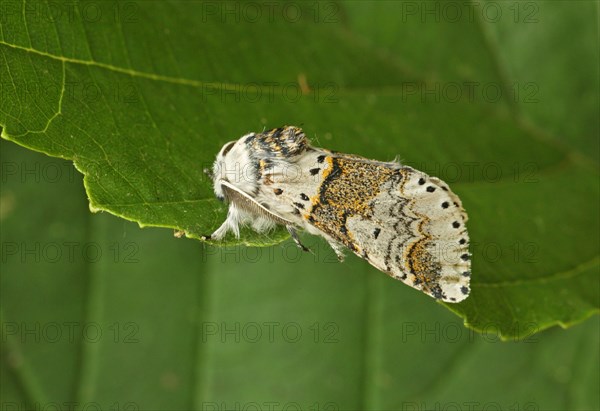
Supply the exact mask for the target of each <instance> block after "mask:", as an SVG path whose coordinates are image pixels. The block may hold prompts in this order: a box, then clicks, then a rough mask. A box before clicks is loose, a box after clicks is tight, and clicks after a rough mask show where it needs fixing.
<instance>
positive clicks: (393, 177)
mask: <svg viewBox="0 0 600 411" xmlns="http://www.w3.org/2000/svg"><path fill="white" fill-rule="evenodd" d="M328 162H329V163H330V167H329V168H328V170H327V172H326V173H325V178H324V180H323V182H322V183H321V188H320V190H319V197H318V199H317V201H316V203H315V205H314V206H313V208H312V209H311V212H310V217H309V219H308V221H309V223H310V224H311V225H313V226H314V227H316V228H317V229H319V230H320V231H322V232H324V233H325V234H326V235H327V236H329V237H332V238H333V239H334V240H335V241H337V242H340V243H343V244H344V245H346V246H347V247H349V248H350V249H351V250H352V251H353V252H354V253H355V254H357V255H358V256H360V257H362V258H364V259H366V260H367V261H368V262H369V263H370V264H372V265H373V266H374V267H376V268H378V269H379V270H381V271H383V272H385V273H387V274H389V275H390V276H392V277H393V278H396V279H399V280H401V281H403V282H404V283H406V284H408V285H410V286H411V287H414V288H417V289H419V290H421V291H423V292H425V293H426V294H428V295H430V296H432V297H435V298H437V299H441V300H443V301H448V302H458V301H461V300H464V299H465V298H466V297H467V296H468V294H469V276H470V261H469V253H468V242H469V237H468V234H467V231H466V227H465V222H466V220H467V216H466V213H465V211H464V209H463V208H462V204H461V202H460V200H459V198H458V196H456V195H455V194H454V193H452V192H451V191H450V189H449V188H448V186H447V185H446V184H445V183H444V182H443V181H441V180H440V179H438V178H435V177H430V176H428V175H426V174H425V173H422V172H420V171H417V170H414V169H412V168H410V167H402V166H400V165H398V164H397V163H381V162H374V161H373V162H372V161H369V160H365V159H361V158H354V157H348V156H338V157H332V158H331V159H330V160H328Z"/></svg>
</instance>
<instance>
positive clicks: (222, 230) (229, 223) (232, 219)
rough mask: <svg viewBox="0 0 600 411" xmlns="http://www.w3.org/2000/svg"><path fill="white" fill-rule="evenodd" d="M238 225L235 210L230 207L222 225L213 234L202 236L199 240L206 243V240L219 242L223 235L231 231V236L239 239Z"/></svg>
mask: <svg viewBox="0 0 600 411" xmlns="http://www.w3.org/2000/svg"><path fill="white" fill-rule="evenodd" d="M238 223H239V216H238V215H237V212H236V210H235V209H233V208H232V207H229V212H228V213H227V218H226V219H225V221H223V224H221V226H220V227H219V228H217V229H216V230H215V232H214V233H212V234H210V235H203V236H202V237H201V238H202V240H204V241H207V240H215V241H219V240H221V239H222V238H223V237H225V234H227V232H228V231H229V230H231V231H233V234H235V237H236V238H240V226H239V224H238Z"/></svg>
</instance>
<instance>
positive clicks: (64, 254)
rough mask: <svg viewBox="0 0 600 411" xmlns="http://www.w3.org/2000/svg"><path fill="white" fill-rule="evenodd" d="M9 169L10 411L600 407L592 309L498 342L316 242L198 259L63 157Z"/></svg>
mask: <svg viewBox="0 0 600 411" xmlns="http://www.w3.org/2000/svg"><path fill="white" fill-rule="evenodd" d="M0 164H1V166H2V168H1V169H2V171H3V174H2V183H3V184H2V191H1V193H0V201H1V202H2V208H1V210H2V214H1V218H2V219H1V223H2V231H1V232H0V235H1V238H0V240H1V244H2V271H1V275H0V302H1V306H2V311H1V313H0V314H1V317H2V318H1V320H0V321H1V323H2V324H1V327H0V329H1V332H2V335H1V340H0V341H1V349H2V355H1V356H0V377H1V381H2V384H0V397H1V398H2V405H3V407H4V408H5V409H6V410H15V409H17V410H28V409H37V410H43V409H47V410H51V409H75V410H83V409H87V410H94V409H113V410H116V409H119V410H136V409H139V410H149V409H152V410H192V409H193V410H203V411H208V410H214V409H217V410H229V409H239V410H243V409H247V410H253V409H262V410H269V409H273V410H284V409H288V410H295V409H302V410H311V409H312V410H316V409H319V410H358V409H360V410H373V411H379V410H391V409H394V410H395V409H405V410H415V409H416V410H424V409H440V410H441V409H448V410H450V409H488V410H499V409H502V410H507V409H513V410H516V409H519V410H547V409H568V410H590V409H591V410H594V409H599V408H600V399H599V398H598V390H597V387H598V384H599V383H600V381H599V376H600V372H599V371H600V353H599V352H598V344H599V343H600V341H599V337H600V321H598V319H599V317H595V318H594V320H593V321H586V322H584V323H583V324H579V325H577V326H574V327H572V328H571V329H569V330H562V329H559V328H556V327H555V328H553V329H550V330H546V331H544V332H541V333H538V334H532V333H531V332H530V331H529V332H527V333H526V334H523V335H522V336H521V337H520V338H519V339H518V340H517V341H511V342H501V341H500V339H499V338H498V336H497V335H496V334H495V333H494V330H493V329H486V330H485V332H483V333H481V334H479V333H475V332H473V331H472V330H469V329H467V328H464V327H463V325H462V320H461V319H460V318H458V317H457V316H455V315H454V314H452V313H450V312H449V311H448V310H447V309H445V308H444V307H443V306H442V305H440V304H432V303H431V300H430V299H428V298H426V297H424V296H423V295H421V294H420V293H418V292H415V291H414V290H412V289H410V288H409V287H406V286H404V285H403V284H401V283H400V282H397V281H392V280H390V279H389V278H387V277H386V276H384V275H376V274H375V273H374V272H373V270H372V269H371V268H370V266H369V265H368V264H367V263H366V262H364V261H362V260H360V259H358V258H356V257H350V258H349V259H350V260H351V261H349V262H348V263H345V264H340V263H338V262H337V260H336V259H335V255H334V254H333V253H332V252H330V251H328V250H327V248H326V246H327V244H325V243H322V242H316V241H313V240H314V237H313V238H307V239H306V241H307V242H309V243H310V246H311V247H312V248H313V249H314V250H315V251H318V254H317V256H315V255H312V254H307V253H302V252H300V251H299V250H298V249H297V247H295V245H294V243H293V242H292V241H287V242H285V243H282V244H280V245H278V246H275V247H270V248H269V247H260V248H254V247H236V248H222V247H212V246H209V247H205V250H204V253H202V252H201V249H200V246H199V243H198V242H197V241H191V240H182V239H176V238H173V236H172V235H171V233H169V232H168V231H167V230H156V229H140V228H138V227H137V226H136V224H134V223H131V222H127V221H124V220H122V219H118V218H115V217H112V216H110V215H108V214H107V213H98V214H91V213H89V210H88V207H87V202H86V200H85V199H84V191H83V186H82V181H81V180H82V179H81V178H80V177H81V176H80V175H79V174H77V173H76V172H75V173H74V172H73V171H74V170H73V169H72V167H71V166H70V162H67V161H64V160H57V159H54V158H51V157H47V156H44V155H41V154H39V153H35V152H33V151H30V150H25V149H23V148H21V147H19V146H17V145H15V144H11V143H9V142H6V141H0ZM11 170H12V172H10V171H11ZM70 250H72V253H70ZM70 330H73V333H72V334H71V333H70ZM84 330H86V331H85V333H84ZM99 330H100V331H101V332H102V333H101V334H99V333H98V331H99ZM269 330H272V332H271V333H270V331H269ZM298 330H300V331H301V333H302V334H301V336H300V337H298V332H297V331H298ZM257 331H258V332H260V333H261V334H258V332H257ZM507 387H510V389H507Z"/></svg>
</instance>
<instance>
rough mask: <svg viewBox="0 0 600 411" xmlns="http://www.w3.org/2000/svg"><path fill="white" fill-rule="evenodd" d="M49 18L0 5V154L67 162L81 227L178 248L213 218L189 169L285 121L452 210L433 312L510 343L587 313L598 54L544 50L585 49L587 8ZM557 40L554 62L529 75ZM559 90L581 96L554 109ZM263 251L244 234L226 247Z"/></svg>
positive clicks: (196, 10)
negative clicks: (457, 283)
mask: <svg viewBox="0 0 600 411" xmlns="http://www.w3.org/2000/svg"><path fill="white" fill-rule="evenodd" d="M59 4H60V5H61V7H62V8H63V9H68V11H69V12H72V13H71V14H68V15H67V14H65V15H63V18H59V19H54V20H53V21H49V20H48V18H44V16H45V15H47V14H48V13H51V12H52V10H51V5H50V4H46V3H39V4H36V5H35V6H32V5H30V4H29V3H25V2H8V3H7V7H6V12H5V13H3V17H2V31H1V32H0V35H1V38H0V53H1V55H2V64H1V65H0V75H1V76H2V99H1V102H0V125H1V126H2V137H3V138H5V139H8V140H11V141H14V142H16V143H18V144H20V145H22V146H25V147H28V148H31V149H34V150H36V151H40V152H44V153H46V154H49V155H51V156H55V157H61V158H65V159H69V160H72V161H73V163H74V164H75V167H76V168H77V169H78V170H79V171H81V172H82V173H83V174H84V185H85V188H86V193H87V196H88V198H89V203H90V208H91V209H92V210H94V211H99V210H103V211H108V212H110V213H112V214H115V215H117V216H121V217H123V218H126V219H128V220H131V221H135V222H137V223H138V224H139V225H141V226H161V227H170V228H173V229H177V230H183V231H185V232H186V234H187V235H188V236H189V237H193V238H198V237H199V236H200V235H202V234H205V233H206V232H210V231H211V230H213V229H214V228H215V227H217V226H218V225H219V224H220V223H221V222H222V220H223V219H224V216H225V208H224V207H223V206H222V205H220V204H219V203H218V202H217V201H216V200H215V199H214V196H213V194H212V187H211V184H210V181H208V179H207V178H206V177H205V176H204V174H203V171H202V170H203V168H204V167H206V166H207V165H209V164H210V163H211V162H212V161H213V159H214V156H215V154H216V153H217V151H218V150H219V148H220V147H221V146H222V144H223V143H225V142H226V141H229V140H231V139H234V138H237V137H239V136H241V135H242V134H244V133H246V132H248V131H256V130H261V129H263V128H265V127H267V128H268V127H274V126H279V125H281V124H303V127H304V129H305V131H306V132H307V134H308V135H309V136H311V137H312V138H313V140H314V142H315V144H317V145H322V146H326V147H327V148H331V149H336V150H340V151H344V152H349V153H355V154H360V155H363V156H365V157H370V158H377V159H381V160H391V159H393V158H394V157H395V156H396V154H400V155H401V159H402V161H404V162H405V163H407V164H410V165H413V166H415V167H417V168H419V169H422V170H423V171H426V172H429V173H430V174H433V175H437V176H440V177H441V178H443V179H445V180H446V181H447V182H448V183H450V184H451V186H452V187H453V188H454V189H455V191H456V192H457V193H458V194H459V195H460V196H461V198H462V199H463V200H464V204H465V207H466V209H467V211H468V213H469V216H470V221H469V232H470V235H471V239H472V242H473V281H472V295H471V297H470V298H469V299H467V300H466V302H464V303H462V304H458V305H452V306H451V307H450V308H451V309H452V310H453V311H454V312H456V313H458V314H459V315H460V316H462V317H463V318H464V320H465V323H466V324H467V325H468V326H470V327H473V328H475V329H477V330H486V329H489V328H490V327H493V328H495V329H497V330H498V332H499V333H500V334H501V335H502V336H503V337H504V338H511V337H513V338H520V337H522V335H524V334H525V335H528V334H529V333H530V331H531V329H534V330H542V329H545V328H547V327H549V326H551V325H554V324H560V325H563V326H568V325H571V324H573V323H575V322H578V321H581V320H582V319H584V318H586V317H589V316H590V315H591V314H593V313H597V312H598V310H599V308H598V307H599V305H600V303H599V293H598V287H596V285H597V274H598V263H599V260H598V248H599V245H600V244H599V241H598V236H597V232H598V230H599V228H600V227H599V219H598V216H597V209H598V203H599V201H598V199H599V192H598V185H597V181H598V163H597V156H596V154H595V153H596V151H597V148H598V145H597V139H596V136H597V134H598V124H597V122H595V121H594V119H595V118H596V115H597V108H598V95H597V93H594V90H597V89H598V87H597V84H598V79H597V76H596V78H590V77H588V75H589V74H590V73H592V72H593V71H591V69H587V67H593V65H594V64H595V62H596V61H597V56H598V54H597V50H598V47H596V46H597V44H594V43H593V42H591V41H587V40H586V41H585V42H582V43H580V44H578V45H577V48H576V50H575V51H573V53H574V57H576V58H577V65H578V66H579V67H586V68H585V69H580V70H578V71H576V72H572V71H571V70H570V66H569V63H570V62H571V59H570V58H567V57H570V56H571V55H570V54H569V51H570V50H571V48H570V47H569V43H567V39H568V36H565V35H564V33H565V32H568V33H571V32H572V31H573V30H577V32H578V33H579V32H581V33H587V35H586V36H585V37H586V38H588V37H593V38H596V37H595V35H594V33H595V32H594V30H593V24H596V21H595V20H594V21H593V22H592V20H591V18H590V16H593V15H595V13H596V11H597V5H596V4H595V3H591V2H590V3H585V4H586V5H585V8H584V9H581V10H580V11H575V9H574V8H571V7H570V5H569V4H567V3H564V4H562V3H559V4H557V5H556V4H554V3H545V2H541V3H532V4H534V5H535V6H534V7H537V9H535V10H537V12H536V13H538V14H536V16H537V18H538V21H537V23H529V22H526V21H525V18H524V17H523V15H522V14H523V13H526V12H528V13H530V11H529V10H521V12H522V13H521V14H519V16H521V17H517V18H516V17H514V16H513V15H511V14H510V13H511V12H514V9H511V8H510V7H511V5H504V6H501V7H503V8H502V15H503V16H505V18H500V20H499V21H498V22H496V21H493V20H492V19H490V17H489V16H488V15H487V14H485V15H484V14H482V12H483V11H482V9H483V8H484V6H482V5H481V4H478V3H477V4H475V3H474V4H472V5H461V7H462V8H461V9H459V10H460V11H461V13H464V14H463V16H471V14H470V13H468V11H469V10H474V12H473V13H472V17H468V18H467V17H465V18H462V19H460V20H458V21H454V20H452V19H451V18H450V17H448V16H444V15H443V13H444V11H443V10H444V9H443V8H440V12H439V13H442V14H440V18H439V19H437V20H436V19H435V18H434V20H431V19H429V18H428V17H427V16H428V15H427V13H425V14H423V12H422V10H418V14H414V13H413V11H411V10H407V9H406V7H407V4H409V3H374V2H351V3H341V4H338V3H327V4H326V5H319V4H320V3H317V5H318V6H315V5H314V4H304V5H303V6H302V8H300V9H299V10H300V13H301V15H300V16H301V17H300V18H299V19H298V21H291V15H289V13H291V11H290V10H289V9H286V8H280V10H279V12H277V13H275V14H274V15H273V16H271V14H270V13H267V11H266V10H264V9H259V10H261V17H260V18H257V19H251V18H250V17H249V16H248V15H244V14H243V13H244V12H243V11H242V8H239V9H234V12H233V13H234V14H235V15H236V16H238V17H240V18H236V17H235V16H230V15H228V14H227V10H226V9H225V8H223V7H224V6H222V5H221V6H219V5H218V4H212V3H210V4H211V6H210V7H209V8H207V7H206V6H202V5H201V4H193V5H184V3H182V2H148V3H135V2H130V3H110V2H100V3H96V2H90V3H87V2H82V3H76V4H72V3H64V4H63V3H59ZM232 4H238V3H232ZM242 4H243V3H242ZM293 4H294V5H295V6H296V8H297V7H299V6H298V5H296V4H295V3H293ZM424 4H425V3H424ZM432 4H433V7H443V6H441V5H440V3H432ZM493 4H495V3H493ZM409 5H412V6H416V7H421V5H420V4H413V3H410V4H409ZM212 6H215V8H212ZM280 6H281V5H280ZM512 6H513V7H517V8H519V7H521V6H520V5H518V4H516V6H515V5H512ZM234 7H235V6H234ZM237 7H242V6H241V5H240V4H238V6H237ZM311 7H312V9H311ZM314 7H321V8H319V9H318V10H315V9H314ZM494 7H500V6H497V5H496V6H494ZM563 9H569V12H568V18H566V19H565V20H564V21H563V22H562V23H561V24H560V25H559V26H555V25H553V24H551V21H552V18H553V17H552V16H557V15H561V10H563ZM235 10H238V11H235ZM283 10H287V11H285V12H284V11H283ZM519 10H520V9H519ZM535 10H534V11H535ZM93 12H95V14H91V13H93ZM246 12H249V11H248V10H246ZM446 12H448V11H446ZM236 13H237V14H236ZM67 16H70V17H68V18H67ZM228 16H229V17H228ZM398 19H400V21H401V22H402V24H398ZM546 19H548V20H546ZM375 21H376V22H377V24H374V22H375ZM579 21H583V22H585V24H578V22H579ZM531 24H536V26H535V30H534V31H535V33H536V36H537V41H529V40H528V39H529V37H528V36H527V35H528V34H529V31H531V30H533V28H532V26H531ZM582 35H583V34H582ZM557 39H560V40H561V43H560V44H563V42H564V47H563V51H561V52H560V53H559V54H555V53H546V54H544V56H543V58H541V57H540V58H537V60H534V59H535V58H536V57H534V56H538V54H537V53H540V51H539V50H543V47H545V48H546V49H550V48H551V49H552V50H553V49H554V48H555V43H557V41H558V40H557ZM596 43H597V41H596ZM540 44H542V45H543V47H541V46H540ZM307 45H311V46H310V47H308V46H307ZM523 56H527V57H526V58H525V57H523ZM507 62H508V63H507ZM546 67H553V69H552V72H551V73H548V72H547V71H544V69H545V68H546ZM541 73H543V74H541ZM567 74H568V75H569V76H573V77H575V78H576V81H575V83H573V84H576V85H577V87H578V88H583V87H585V93H583V94H581V93H579V92H576V91H573V90H569V93H567V94H566V95H564V96H563V94H562V90H563V89H565V88H569V84H571V83H569V84H566V82H565V81H564V79H565V77H566V76H567ZM592 77H593V76H592ZM304 83H307V84H308V88H309V90H310V92H308V93H305V94H303V95H300V96H297V95H296V93H300V94H302V93H301V91H302V90H306V88H307V87H306V86H305V85H304ZM515 83H516V85H515ZM567 83H568V82H567ZM531 84H533V85H534V87H533V89H532V88H531V87H529V86H530V85H531ZM515 87H516V88H515ZM532 90H533V92H535V93H534V94H535V95H534V96H533V98H535V99H537V103H536V102H532V101H529V100H527V98H529V97H532V96H531V95H530V94H531V92H532ZM536 90H537V91H536ZM471 91H472V92H471ZM457 92H458V93H460V94H459V95H457V94H456V93H457ZM538 93H539V94H538ZM580 99H582V102H583V104H579V103H580ZM572 107H577V110H572V111H575V112H571V111H570V110H569V109H570V108H572ZM594 110H596V111H594ZM567 123H568V124H574V125H572V126H571V125H569V126H565V124H567ZM555 134H558V136H555ZM283 238H285V233H283V231H282V230H280V231H277V232H274V233H272V234H270V235H269V236H265V235H257V234H253V233H251V232H250V231H246V232H244V235H243V239H242V241H241V242H242V243H244V244H253V245H270V244H275V243H278V242H280V241H281V240H282V239H283ZM235 243H236V242H235V241H234V240H233V239H232V240H231V241H229V244H235ZM354 261H355V260H354ZM356 264H362V263H358V262H350V263H348V266H354V265H356ZM365 270H369V271H370V272H371V274H372V275H380V274H379V273H377V272H376V270H375V269H372V268H369V267H368V266H367V267H366V268H365ZM386 280H387V281H388V282H389V281H390V280H388V279H386ZM235 285H238V284H237V283H236V284H235ZM231 286H234V285H231ZM394 290H396V289H395V288H394ZM398 292H401V291H398ZM402 292H405V293H410V292H413V291H412V290H406V291H402ZM421 304H431V301H429V300H427V299H425V298H424V297H423V301H422V303H421Z"/></svg>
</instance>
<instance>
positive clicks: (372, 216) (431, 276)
mask: <svg viewBox="0 0 600 411" xmlns="http://www.w3.org/2000/svg"><path fill="white" fill-rule="evenodd" d="M208 172H209V174H210V175H211V176H212V179H213V183H214V192H215V195H216V196H217V198H218V199H219V200H222V201H226V202H227V203H228V205H229V208H228V213H227V218H226V219H225V221H224V222H223V224H222V225H221V226H220V227H219V228H218V229H217V230H216V231H215V232H213V233H212V234H210V235H206V236H204V237H203V239H205V240H217V241H218V240H221V239H222V238H223V237H224V236H225V235H226V234H227V233H228V232H229V231H232V232H233V233H234V234H235V236H236V237H238V238H239V236H240V226H241V225H250V226H251V227H252V228H253V229H254V230H256V231H257V232H265V231H268V230H270V229H272V228H273V227H274V226H275V225H278V224H280V225H284V226H285V227H286V228H287V231H288V232H289V233H290V235H291V237H292V238H293V240H294V241H295V242H296V244H297V245H298V246H299V247H301V248H302V249H303V250H308V249H307V248H306V247H305V246H304V245H303V244H302V243H301V241H300V239H299V237H298V234H297V230H298V229H304V230H305V231H307V232H308V233H311V234H315V235H319V236H322V237H323V238H325V240H327V242H328V243H329V244H330V245H331V247H332V248H333V250H334V251H335V253H336V254H337V256H338V258H339V259H340V260H343V257H344V254H343V250H344V247H346V248H348V249H350V250H351V251H352V252H354V253H355V254H356V255H358V256H359V257H361V258H363V259H365V260H366V261H368V262H369V263H370V264H371V265H372V266H373V267H375V268H377V269H378V270H380V271H383V272H384V273H386V274H388V275H389V276H391V277H393V278H395V279H398V280H400V281H402V282H404V283H405V284H408V285H409V286H411V287H414V288H416V289H418V290H421V291H423V292H424V293H425V294H427V295H429V296H432V297H434V298H436V299H439V300H442V301H445V302H452V303H454V302H459V301H462V300H464V299H465V298H467V296H468V295H469V291H470V289H469V279H470V275H471V269H470V268H471V264H470V254H469V251H468V248H469V236H468V234H467V228H466V225H465V223H466V222H467V214H466V212H465V210H464V209H463V207H462V203H461V201H460V199H459V198H458V196H457V195H456V194H454V193H453V192H452V191H450V189H449V188H448V185H447V184H446V183H444V182H443V181H442V180H440V179H439V178H436V177H430V176H428V175H427V174H425V173H423V172H420V171H418V170H415V169H413V168H411V167H408V166H405V165H402V164H400V163H399V162H396V161H395V162H383V161H376V160H369V159H366V158H363V157H360V156H357V155H351V154H343V153H339V152H335V151H330V150H326V149H323V148H317V147H313V146H311V145H310V143H309V141H308V139H307V138H306V136H305V134H304V132H303V131H302V130H301V129H300V128H298V127H294V126H285V127H280V128H276V129H272V130H269V131H265V132H262V133H249V134H246V135H244V136H243V137H241V138H240V139H238V140H234V141H230V142H228V143H227V144H225V145H224V146H223V148H222V149H221V151H220V152H219V153H218V154H217V158H216V161H215V162H214V165H213V169H212V171H210V170H209V171H208Z"/></svg>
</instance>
